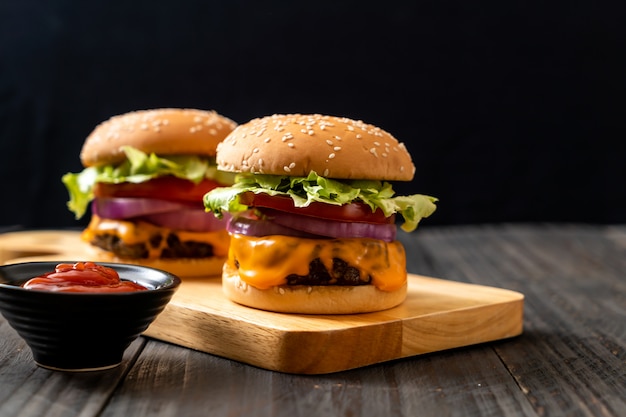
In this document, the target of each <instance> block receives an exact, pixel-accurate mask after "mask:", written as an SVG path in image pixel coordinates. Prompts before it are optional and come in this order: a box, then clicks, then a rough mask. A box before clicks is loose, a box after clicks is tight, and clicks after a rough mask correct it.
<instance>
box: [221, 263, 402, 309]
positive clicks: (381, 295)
mask: <svg viewBox="0 0 626 417" xmlns="http://www.w3.org/2000/svg"><path fill="white" fill-rule="evenodd" d="M222 289H223V291H224V294H225V295H226V297H228V298H229V299H230V300H232V301H234V302H236V303H238V304H242V305H245V306H248V307H253V308H258V309H261V310H267V311H274V312H279V313H300V314H354V313H371V312H374V311H380V310H386V309H389V308H392V307H395V306H397V305H399V304H401V303H402V302H403V301H404V300H405V299H406V293H407V285H406V284H404V286H402V287H401V288H399V289H397V290H395V291H381V290H379V289H378V288H376V287H375V286H373V285H356V286H339V285H325V286H321V285H317V286H316V285H282V286H279V287H273V288H270V289H267V290H260V289H258V288H255V287H253V286H251V285H248V284H247V283H246V282H244V281H242V280H241V278H239V274H238V272H237V269H236V268H232V267H231V266H229V265H228V264H225V265H224V271H223V273H222Z"/></svg>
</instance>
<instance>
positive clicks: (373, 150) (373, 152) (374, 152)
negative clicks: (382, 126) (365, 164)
mask: <svg viewBox="0 0 626 417" xmlns="http://www.w3.org/2000/svg"><path fill="white" fill-rule="evenodd" d="M370 153H371V154H372V155H374V156H376V157H377V156H378V154H377V153H376V148H371V149H370Z"/></svg>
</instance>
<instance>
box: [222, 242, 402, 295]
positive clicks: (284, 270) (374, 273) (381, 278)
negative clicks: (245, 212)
mask: <svg viewBox="0 0 626 417" xmlns="http://www.w3.org/2000/svg"><path fill="white" fill-rule="evenodd" d="M230 241H231V243H230V250H229V253H228V261H227V262H228V263H229V265H230V266H231V267H234V268H237V267H238V269H239V277H240V278H241V279H242V280H243V281H245V282H246V283H248V284H249V285H252V286H253V287H256V288H259V289H268V288H271V287H274V286H277V285H286V284H287V276H288V275H290V274H296V275H307V274H308V272H309V263H310V262H311V261H312V260H314V259H316V258H319V259H320V260H321V261H322V262H323V264H324V266H325V267H326V269H327V270H329V271H330V270H332V264H333V258H340V259H343V260H344V261H345V262H347V263H348V264H349V265H350V266H352V267H354V268H357V269H358V270H359V273H360V274H361V276H368V275H369V276H371V277H372V284H373V285H375V286H376V287H377V288H378V289H380V290H383V291H393V290H397V289H399V288H400V287H402V286H403V285H404V284H405V283H406V279H407V273H406V254H405V252H404V247H403V246H402V244H401V243H400V242H398V241H394V242H384V241H382V240H377V239H364V238H351V239H302V238H295V237H289V236H278V235H273V236H265V237H250V236H244V235H240V234H232V235H231V239H230Z"/></svg>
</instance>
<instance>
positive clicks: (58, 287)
mask: <svg viewBox="0 0 626 417" xmlns="http://www.w3.org/2000/svg"><path fill="white" fill-rule="evenodd" d="M22 287H24V288H26V289H31V290H44V291H56V292H89V293H111V292H131V291H146V290H147V288H146V287H144V286H142V285H139V284H137V283H135V282H132V281H122V280H121V279H120V276H119V274H118V273H117V271H115V270H114V269H113V268H109V267H106V266H102V265H97V264H95V263H94V262H76V263H74V264H63V263H61V264H58V265H57V266H56V267H55V269H54V271H51V272H48V273H45V274H43V275H40V276H38V277H35V278H31V279H30V280H28V281H27V282H26V283H24V284H23V285H22Z"/></svg>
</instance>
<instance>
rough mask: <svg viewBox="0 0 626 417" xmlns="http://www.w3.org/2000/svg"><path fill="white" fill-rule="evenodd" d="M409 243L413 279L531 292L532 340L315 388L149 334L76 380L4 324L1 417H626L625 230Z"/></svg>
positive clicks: (337, 378)
mask: <svg viewBox="0 0 626 417" xmlns="http://www.w3.org/2000/svg"><path fill="white" fill-rule="evenodd" d="M399 239H401V241H402V242H403V243H404V244H405V246H406V249H407V254H408V270H409V271H410V272H413V273H417V274H422V275H427V276H432V277H438V278H444V279H449V280H455V281H459V282H468V283H474V284H481V285H488V286H494V287H500V288H506V289H510V290H514V291H519V292H521V293H523V294H524V296H525V305H524V332H523V334H522V335H521V336H517V337H514V338H512V339H506V340H500V341H497V342H490V343H485V344H481V345H474V346H469V347H463V348H457V349H453V350H446V351H441V352H436V353H429V354H425V355H419V356H414V357H411V358H405V359H400V360H396V361H392V362H386V363H382V364H376V365H371V366H367V367H363V368H358V369H353V370H349V371H342V372H337V373H332V374H323V375H314V376H311V375H297V374H286V373H280V372H275V371H268V370H265V369H260V368H256V367H254V366H251V365H246V364H243V363H239V362H236V361H233V360H229V359H225V358H222V357H218V356H214V355H211V354H207V353H203V352H199V351H195V350H192V349H188V348H183V347H180V346H177V345H174V344H170V343H166V342H162V341H158V340H155V339H151V338H148V337H145V336H142V337H140V338H139V339H137V340H136V341H135V342H134V343H133V344H132V345H131V346H130V347H129V348H128V349H127V351H126V353H125V356H124V361H123V363H122V365H121V366H119V367H117V368H114V369H112V370H109V371H101V372H88V373H64V372H55V371H49V370H46V369H43V368H40V367H38V366H37V365H36V364H35V363H34V362H33V360H32V355H31V352H30V350H29V348H28V347H27V346H26V345H25V343H24V342H23V341H22V339H21V338H20V337H19V336H18V335H17V333H15V331H14V330H13V329H12V328H11V327H10V326H9V325H8V324H7V322H6V321H5V320H4V319H3V318H1V317H0V416H1V417H9V416H37V417H41V416H81V417H88V416H133V417H141V416H176V417H186V416H285V417H297V416H372V417H382V416H420V417H428V416H436V417H442V416H463V417H467V416H498V417H502V416H615V417H622V416H626V226H625V225H609V226H607V225H586V224H499V225H465V226H440V227H428V226H426V225H424V226H420V228H419V229H418V230H417V231H415V232H414V233H411V234H404V233H399ZM379 343H385V341H384V340H380V341H379ZM297 354H298V352H294V355H297Z"/></svg>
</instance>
